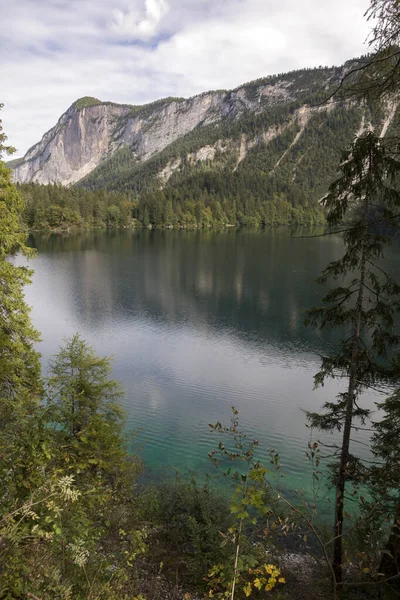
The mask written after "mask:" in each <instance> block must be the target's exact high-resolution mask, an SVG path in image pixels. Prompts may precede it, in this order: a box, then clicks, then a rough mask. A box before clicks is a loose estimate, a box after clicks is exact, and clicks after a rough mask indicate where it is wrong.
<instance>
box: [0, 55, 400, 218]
mask: <svg viewBox="0 0 400 600" xmlns="http://www.w3.org/2000/svg"><path fill="white" fill-rule="evenodd" d="M352 64H354V63H352V62H351V61H349V62H348V63H346V64H345V65H343V66H341V67H331V68H328V67H325V68H322V67H320V68H318V69H304V70H300V71H293V72H290V73H287V74H281V75H276V76H271V77H266V78H263V79H259V80H257V81H253V82H250V83H247V84H244V85H242V86H240V87H239V88H237V89H235V90H231V91H225V90H219V91H213V92H206V93H203V94H200V95H198V96H194V97H193V98H189V99H184V98H166V99H163V100H158V101H156V102H153V103H151V104H146V105H143V106H131V105H119V104H115V103H112V102H101V101H100V100H97V99H96V98H89V97H86V98H81V99H80V100H77V101H76V102H75V103H74V104H73V105H72V106H71V107H70V108H69V109H68V110H67V111H66V112H65V113H64V114H63V115H62V116H61V117H60V119H59V121H58V123H57V124H56V125H55V127H53V128H52V129H51V130H50V131H48V132H47V133H46V134H45V135H44V136H43V138H42V140H41V141H40V142H38V143H37V144H35V145H34V146H33V147H32V148H31V149H30V150H29V151H28V152H27V153H26V155H25V157H24V158H23V159H18V160H17V161H13V162H12V163H10V166H11V167H12V168H13V170H14V180H15V181H16V182H18V183H29V182H37V183H42V184H47V183H58V184H62V185H71V184H77V185H78V186H79V187H84V188H86V189H89V190H96V189H106V190H112V191H113V190H117V191H122V192H129V193H134V194H138V195H142V194H144V193H147V192H150V191H152V193H153V194H154V193H155V191H156V190H159V192H160V193H161V195H162V197H161V196H160V198H158V200H157V202H158V201H159V200H160V202H162V201H167V200H170V201H171V202H172V203H173V204H174V203H175V201H176V199H177V197H178V196H179V202H180V203H181V204H183V203H184V202H185V201H189V202H191V201H193V202H196V201H197V200H198V199H199V197H200V196H202V201H203V203H204V205H205V206H207V204H208V199H209V197H214V200H215V201H217V202H223V201H224V199H226V198H228V197H229V198H231V197H235V196H236V197H240V199H241V202H242V203H243V202H244V207H242V208H241V212H242V213H243V214H251V213H254V212H257V211H258V213H259V214H261V213H262V211H263V210H264V209H263V208H262V207H261V204H265V203H266V202H268V201H269V200H270V199H271V198H273V197H274V198H277V197H279V199H280V200H284V201H285V202H288V203H289V204H290V205H291V206H294V207H295V206H297V205H300V206H302V207H304V208H308V207H316V206H317V201H318V199H319V198H320V197H321V195H323V194H324V193H325V191H326V189H327V186H328V184H329V182H330V181H331V180H332V178H333V177H334V175H335V172H336V168H337V164H338V160H339V157H340V153H341V150H342V149H343V148H345V147H346V146H347V145H348V144H349V143H350V142H351V141H352V139H353V138H354V135H355V134H356V133H357V132H358V133H359V132H360V131H362V130H363V129H366V128H368V127H370V126H372V127H374V128H376V129H378V130H380V131H381V132H382V135H385V134H387V133H388V132H389V133H390V132H391V131H393V130H394V129H397V128H398V127H399V124H400V119H399V111H398V101H395V100H394V99H391V100H388V101H386V102H385V103H379V104H378V103H376V104H373V105H366V104H360V103H358V102H356V101H354V100H347V101H341V102H333V101H332V100H330V101H326V99H327V98H329V96H330V94H331V93H332V91H333V90H334V89H335V88H336V87H337V86H338V84H339V82H340V80H341V78H342V77H343V75H344V73H345V72H346V71H348V70H349V69H351V67H352ZM246 197H248V198H249V202H250V203H253V204H254V206H253V207H252V208H251V210H250V209H249V210H248V209H247V208H246V202H245V201H243V198H246ZM257 203H258V204H259V205H260V208H257V206H256V204H257ZM182 210H184V209H182ZM188 210H189V212H191V213H193V210H192V209H191V208H190V209H188ZM260 211H261V212H260ZM262 221H263V219H262V218H261V222H262Z"/></svg>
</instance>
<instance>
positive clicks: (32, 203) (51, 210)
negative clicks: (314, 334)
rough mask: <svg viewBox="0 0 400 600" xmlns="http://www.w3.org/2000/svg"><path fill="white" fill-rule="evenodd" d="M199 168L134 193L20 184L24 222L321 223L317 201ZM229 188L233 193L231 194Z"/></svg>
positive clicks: (50, 225) (64, 225)
mask: <svg viewBox="0 0 400 600" xmlns="http://www.w3.org/2000/svg"><path fill="white" fill-rule="evenodd" d="M234 179H235V182H234V184H233V185H232V182H231V181H230V180H229V179H228V178H224V176H223V174H222V175H221V174H220V173H218V172H217V173H213V172H206V171H204V172H198V173H195V174H194V175H193V176H192V177H191V178H189V179H187V180H185V181H182V184H179V185H176V186H175V185H171V186H168V187H166V188H165V189H157V188H152V189H151V188H150V189H148V190H145V191H143V193H142V194H141V195H140V196H139V197H137V196H135V195H134V194H126V193H123V192H107V191H104V190H98V191H91V190H85V189H83V188H64V187H62V186H60V185H47V186H45V185H38V184H32V183H31V184H24V185H21V186H19V190H20V191H21V194H22V196H23V197H24V199H25V201H26V205H25V209H24V211H23V220H24V222H25V224H26V225H27V226H28V227H29V228H30V229H32V230H67V229H71V228H72V229H82V228H92V227H99V228H103V227H109V228H116V227H135V226H144V227H148V226H149V225H150V226H152V227H174V228H180V227H183V228H189V229H195V228H200V229H201V228H210V227H221V226H226V225H235V226H236V225H238V226H243V225H251V226H261V225H276V224H282V225H287V224H315V223H323V222H324V216H323V212H322V210H321V209H320V208H318V206H317V205H316V204H314V205H313V206H301V205H300V204H299V203H298V202H297V201H296V203H295V204H292V203H291V202H290V201H289V200H288V199H287V198H286V196H285V195H284V194H277V193H275V194H273V195H272V196H271V197H267V196H266V193H265V191H264V190H263V189H261V186H262V181H261V180H260V186H259V189H258V190H257V186H255V185H254V182H253V185H252V188H253V190H252V189H251V188H250V189H249V187H248V186H247V179H246V178H241V177H240V175H238V176H235V178H234ZM231 190H232V192H231Z"/></svg>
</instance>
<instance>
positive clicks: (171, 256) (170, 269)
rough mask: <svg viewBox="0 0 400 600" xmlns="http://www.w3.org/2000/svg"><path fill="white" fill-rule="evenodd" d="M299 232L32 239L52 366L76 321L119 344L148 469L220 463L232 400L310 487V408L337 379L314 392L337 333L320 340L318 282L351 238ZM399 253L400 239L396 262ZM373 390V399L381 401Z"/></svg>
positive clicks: (101, 347) (40, 324) (114, 346)
mask: <svg viewBox="0 0 400 600" xmlns="http://www.w3.org/2000/svg"><path fill="white" fill-rule="evenodd" d="M298 233H299V232H296V234H298ZM300 233H301V232H300ZM302 233H304V232H302ZM292 235H293V232H289V231H288V230H284V229H278V230H273V231H255V232H250V231H245V230H240V231H235V230H228V231H224V232H220V233H218V232H205V233H199V232H180V231H179V232H177V231H166V232H160V231H150V232H149V231H142V230H140V231H122V232H91V233H87V234H82V235H76V236H70V237H64V238H63V237H60V236H50V237H42V236H35V237H34V238H32V243H33V245H34V246H35V247H36V248H37V250H38V256H37V258H36V259H35V260H34V261H33V262H32V266H33V268H34V269H35V274H34V277H33V284H32V285H31V286H29V287H28V288H27V290H26V297H27V301H28V303H29V304H30V305H31V306H32V318H33V321H34V324H35V326H36V327H37V328H38V329H39V330H40V331H41V333H42V340H43V341H42V342H41V344H40V346H39V349H40V351H41V352H42V354H43V362H44V365H45V364H46V361H47V358H48V357H49V356H50V355H51V354H54V353H55V352H56V351H57V349H58V346H59V345H60V344H62V340H63V337H64V336H69V335H72V334H73V333H75V332H76V331H79V332H80V333H81V335H82V337H83V338H85V339H86V340H87V341H88V342H89V343H90V344H92V345H93V347H94V348H95V350H96V351H97V352H98V353H99V354H102V355H103V354H106V355H114V363H113V376H114V378H116V379H118V380H120V381H121V383H122V384H123V386H124V388H125V399H124V405H125V408H126V411H127V414H128V428H129V429H135V430H137V431H138V435H137V443H138V447H139V449H140V452H141V453H142V454H143V456H144V459H145V461H146V463H147V466H148V470H147V474H148V477H149V478H154V479H159V478H163V477H166V476H170V475H171V474H172V473H173V468H178V469H180V470H181V471H183V472H185V471H187V470H188V469H190V470H192V471H194V472H195V473H196V474H198V475H202V474H204V473H205V472H209V473H211V474H212V473H213V467H212V465H211V464H210V461H209V459H208V456H207V455H208V452H209V451H210V450H211V449H212V448H213V447H214V446H215V445H216V443H217V442H218V440H217V438H216V436H215V434H211V433H210V432H209V428H208V423H214V422H216V421H222V422H228V421H229V419H230V415H231V411H230V407H231V406H232V405H234V406H236V408H238V409H239V410H240V411H241V423H242V426H243V428H244V429H245V430H246V431H247V433H248V435H249V436H250V437H254V438H257V439H258V440H259V441H260V450H259V452H260V457H264V459H265V457H266V454H267V451H268V449H269V448H275V449H276V450H277V451H278V452H279V453H280V455H281V462H282V471H283V473H284V474H285V480H284V485H285V486H286V487H287V488H289V489H290V490H292V491H293V490H294V489H303V488H305V489H306V490H309V489H310V487H311V479H312V478H311V467H310V464H309V462H308V461H307V459H306V456H305V452H306V450H307V443H308V441H309V439H310V431H309V430H308V429H307V428H306V427H305V416H304V412H303V410H316V409H318V408H319V407H320V405H321V404H322V403H323V402H324V401H326V400H332V399H333V398H334V396H335V394H337V393H338V391H340V389H341V388H340V384H339V383H337V382H328V383H327V385H325V387H324V388H322V389H319V390H316V391H313V375H314V373H315V372H316V371H317V370H318V366H319V358H318V355H319V354H320V353H322V352H324V351H326V350H327V346H329V345H330V344H334V343H335V337H334V334H332V333H331V334H330V335H328V336H327V337H326V338H325V339H322V337H321V335H320V334H319V333H318V332H317V331H315V330H313V329H310V328H305V327H304V325H303V320H304V315H305V311H306V309H307V308H309V307H311V306H313V305H317V304H319V302H320V297H321V295H322V292H323V290H321V289H320V288H319V286H317V285H316V284H315V283H314V279H315V277H317V276H318V274H319V273H320V271H321V270H322V269H323V267H324V266H325V265H326V264H327V263H328V262H329V261H330V260H333V259H335V258H337V257H338V256H339V255H340V253H341V251H342V242H341V239H340V238H339V237H337V236H328V237H316V238H298V237H291V236H292ZM398 257H399V254H397V253H396V252H395V251H394V250H392V251H391V256H390V260H388V264H389V266H390V267H391V268H392V269H393V270H396V269H398V267H399V258H398ZM376 399H377V398H376V397H375V396H374V395H373V394H367V395H366V396H365V397H364V399H363V401H364V404H365V405H367V406H370V407H373V406H374V401H375V400H376ZM333 439H334V438H332V437H331V436H329V437H328V441H329V442H330V443H331V442H332V441H333ZM365 441H366V439H365V438H364V437H363V435H362V433H359V434H357V436H356V437H355V442H354V443H355V444H357V445H358V447H357V450H358V449H360V452H361V454H362V455H363V456H367V452H368V451H367V449H366V447H364V446H363V444H362V443H360V442H365Z"/></svg>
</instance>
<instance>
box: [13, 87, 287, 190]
mask: <svg viewBox="0 0 400 600" xmlns="http://www.w3.org/2000/svg"><path fill="white" fill-rule="evenodd" d="M290 88H291V83H290V82H289V81H283V80H282V81H278V82H277V83H276V82H275V83H273V84H269V83H262V84H260V85H257V86H255V87H254V85H253V86H252V87H251V89H249V87H248V86H247V87H246V86H243V87H241V88H238V89H237V90H234V91H231V92H209V93H204V94H200V95H198V96H195V97H193V98H190V99H188V100H184V99H182V100H180V99H166V100H160V101H158V102H154V103H152V104H148V105H144V106H142V107H131V106H127V105H118V104H114V103H102V102H100V101H96V100H94V99H90V100H92V102H91V103H86V104H88V105H85V102H82V101H77V102H76V103H74V104H73V105H72V106H71V107H70V108H69V109H68V110H67V111H66V112H65V113H64V114H63V115H62V116H61V118H60V119H59V121H58V123H57V124H56V125H55V127H53V128H52V129H50V131H48V132H47V133H46V134H45V135H44V136H43V138H42V140H41V141H40V142H39V143H37V144H36V145H35V146H33V147H32V148H31V149H30V150H29V151H28V152H27V153H26V155H25V157H24V159H23V161H22V162H21V163H20V164H18V166H16V167H15V168H14V180H15V181H17V182H19V183H27V182H30V181H34V182H37V183H61V184H63V185H69V184H72V183H75V182H77V181H79V180H80V179H82V178H83V177H85V176H86V175H88V174H89V173H90V172H91V171H93V169H95V168H96V167H97V166H98V165H99V164H100V163H101V162H102V161H103V160H105V159H106V158H109V157H110V156H112V154H113V153H114V152H116V151H117V150H118V149H120V148H122V147H126V146H128V147H129V148H131V150H132V156H133V160H135V161H145V160H146V159H148V158H149V157H150V156H153V155H154V154H156V153H157V152H160V151H161V150H163V149H164V148H166V147H167V146H168V145H169V144H171V143H172V142H173V141H175V140H176V139H178V138H180V137H182V136H184V135H185V134H187V133H189V132H190V131H192V130H193V129H194V128H195V127H199V126H205V125H210V124H212V123H217V122H218V121H220V120H221V119H225V118H228V119H235V118H238V117H239V116H240V115H241V114H243V113H244V112H253V113H257V112H260V111H261V110H264V109H265V107H266V106H275V105H278V104H282V103H285V102H287V101H288V99H291V89H290Z"/></svg>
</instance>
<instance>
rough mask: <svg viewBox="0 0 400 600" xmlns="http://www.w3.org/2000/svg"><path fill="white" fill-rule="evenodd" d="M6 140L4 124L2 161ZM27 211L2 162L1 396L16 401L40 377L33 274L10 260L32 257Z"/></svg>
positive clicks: (0, 145) (0, 146) (0, 144)
mask: <svg viewBox="0 0 400 600" xmlns="http://www.w3.org/2000/svg"><path fill="white" fill-rule="evenodd" d="M0 108H1V105H0ZM6 139H7V138H6V136H5V135H4V133H2V127H1V121H0V157H1V156H2V154H3V152H6V153H11V152H13V148H11V147H10V146H5V145H4V143H5V141H6ZM23 210H24V201H23V199H22V197H21V196H20V194H19V193H18V192H17V190H16V188H15V186H14V185H13V183H12V180H11V171H10V170H9V169H7V167H6V166H5V165H4V163H3V161H1V160H0V230H1V237H0V305H1V307H2V308H1V311H0V348H1V350H0V396H3V397H4V398H13V397H15V396H16V395H17V394H18V393H19V391H20V390H24V389H25V388H28V387H29V388H30V389H31V390H32V389H33V388H35V386H36V385H37V381H38V374H39V361H38V354H37V353H36V352H35V350H34V342H36V341H37V340H38V334H37V332H36V331H35V330H34V328H33V327H32V325H31V322H30V319H29V308H28V307H27V305H26V303H25V301H24V291H23V290H24V286H25V285H26V284H27V283H29V281H30V275H31V271H30V270H29V269H28V268H27V267H25V266H16V265H15V264H14V262H13V261H12V260H10V257H12V256H14V255H15V254H16V253H17V252H18V253H20V254H22V255H25V256H31V255H32V251H31V250H30V249H29V248H27V246H26V245H25V240H26V233H25V232H24V231H23V228H22V227H21V220H20V215H21V213H22V211H23Z"/></svg>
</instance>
